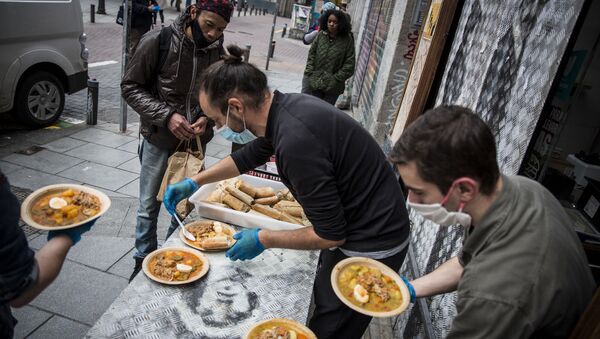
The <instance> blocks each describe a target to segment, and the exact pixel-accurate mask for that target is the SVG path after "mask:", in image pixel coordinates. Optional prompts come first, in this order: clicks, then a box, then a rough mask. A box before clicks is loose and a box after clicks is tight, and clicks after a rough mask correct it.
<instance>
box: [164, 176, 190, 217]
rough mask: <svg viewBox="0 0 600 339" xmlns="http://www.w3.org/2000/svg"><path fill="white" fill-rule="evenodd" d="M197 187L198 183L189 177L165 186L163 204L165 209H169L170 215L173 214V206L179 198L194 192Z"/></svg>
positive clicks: (186, 196) (181, 198)
mask: <svg viewBox="0 0 600 339" xmlns="http://www.w3.org/2000/svg"><path fill="white" fill-rule="evenodd" d="M198 188H199V186H198V184H197V183H196V182H195V181H194V180H192V179H190V178H185V179H184V180H183V181H180V182H178V183H176V184H173V185H169V186H167V190H166V191H165V196H164V197H163V203H164V204H165V207H166V208H167V211H169V213H170V214H171V215H173V214H175V207H176V206H177V204H178V203H179V202H180V201H181V200H183V199H185V198H188V197H189V196H190V195H192V194H194V192H196V191H197V190H198Z"/></svg>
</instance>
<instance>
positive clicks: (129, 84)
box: [121, 13, 224, 152]
mask: <svg viewBox="0 0 600 339" xmlns="http://www.w3.org/2000/svg"><path fill="white" fill-rule="evenodd" d="M190 21H191V18H190V16H189V14H187V13H183V14H182V15H180V16H179V17H178V18H177V20H175V22H173V24H172V25H171V26H170V27H168V28H167V29H171V30H172V34H171V48H170V49H169V52H168V54H167V57H166V60H165V62H164V64H163V66H162V69H160V70H157V67H158V66H159V65H158V64H159V58H160V50H159V34H160V30H153V31H150V32H148V33H146V34H145V35H144V36H143V37H142V40H141V41H140V43H139V45H138V47H137V49H136V51H135V53H134V55H133V57H132V58H131V60H130V61H129V65H128V67H127V71H126V72H125V75H124V76H123V79H122V81H121V95H122V96H123V98H124V99H125V100H126V101H127V103H128V104H129V106H131V107H132V108H133V109H134V110H135V111H136V112H137V113H138V114H139V115H140V120H141V122H140V133H141V134H142V135H143V136H144V138H145V139H146V140H148V142H150V143H151V144H153V145H155V146H157V147H159V148H161V149H166V150H169V151H170V152H173V151H174V150H175V148H176V147H177V145H178V144H179V139H177V138H176V137H175V135H173V133H171V131H170V130H169V129H168V127H167V123H168V122H169V119H170V118H171V115H172V114H173V113H175V112H177V113H179V114H181V115H183V116H185V117H186V118H187V119H188V121H190V122H191V123H193V122H195V121H196V120H197V119H198V118H199V117H200V116H203V115H204V114H203V113H202V112H200V109H199V104H198V93H199V88H200V74H201V73H202V71H203V70H204V69H206V68H207V67H208V66H209V65H211V64H212V63H214V62H216V61H218V60H219V59H220V57H221V55H223V54H224V49H223V37H222V36H221V39H219V40H218V41H215V42H214V43H213V44H211V45H210V46H208V47H205V48H202V49H200V48H196V47H195V43H194V41H193V39H190V38H189V37H188V36H186V35H185V32H184V27H186V26H187V24H188V23H189V22H190ZM213 126H214V122H213V121H211V120H209V124H208V126H207V127H206V132H205V133H204V135H202V136H201V141H202V144H203V148H205V145H206V143H207V142H209V141H210V140H211V139H212V137H213V130H212V127H213ZM192 145H194V146H195V143H192ZM195 148H196V147H194V149H195Z"/></svg>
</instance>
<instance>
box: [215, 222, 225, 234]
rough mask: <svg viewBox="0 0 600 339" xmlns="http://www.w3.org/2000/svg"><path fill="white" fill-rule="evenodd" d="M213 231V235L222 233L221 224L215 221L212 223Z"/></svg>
mask: <svg viewBox="0 0 600 339" xmlns="http://www.w3.org/2000/svg"><path fill="white" fill-rule="evenodd" d="M213 230H214V231H215V233H217V234H219V233H223V224H222V223H220V222H218V221H215V222H214V223H213Z"/></svg>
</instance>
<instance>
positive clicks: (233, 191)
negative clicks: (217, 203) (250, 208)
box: [225, 185, 254, 205]
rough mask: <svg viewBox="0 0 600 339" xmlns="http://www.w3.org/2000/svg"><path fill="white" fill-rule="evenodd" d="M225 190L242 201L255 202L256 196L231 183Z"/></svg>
mask: <svg viewBox="0 0 600 339" xmlns="http://www.w3.org/2000/svg"><path fill="white" fill-rule="evenodd" d="M225 190H226V191H227V193H229V194H231V195H233V196H234V197H236V198H238V199H239V200H240V201H242V202H243V203H244V204H246V205H252V203H254V198H252V197H251V196H249V195H248V194H246V193H244V192H242V191H240V190H239V189H237V188H235V187H233V186H231V185H226V186H225Z"/></svg>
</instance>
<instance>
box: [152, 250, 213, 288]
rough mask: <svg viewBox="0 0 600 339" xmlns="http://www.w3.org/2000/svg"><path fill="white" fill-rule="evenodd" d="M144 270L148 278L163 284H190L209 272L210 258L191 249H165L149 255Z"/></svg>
mask: <svg viewBox="0 0 600 339" xmlns="http://www.w3.org/2000/svg"><path fill="white" fill-rule="evenodd" d="M142 269H143V270H144V274H146V276H148V278H150V279H152V280H154V281H156V282H159V283H162V284H167V285H182V284H189V283H191V282H194V281H196V280H198V279H200V278H202V277H203V276H204V275H205V274H206V272H208V258H206V256H204V254H202V252H200V251H197V250H194V249H191V248H187V247H165V248H161V249H158V250H156V251H154V252H152V253H150V254H148V255H147V256H146V257H145V258H144V261H143V263H142Z"/></svg>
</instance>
